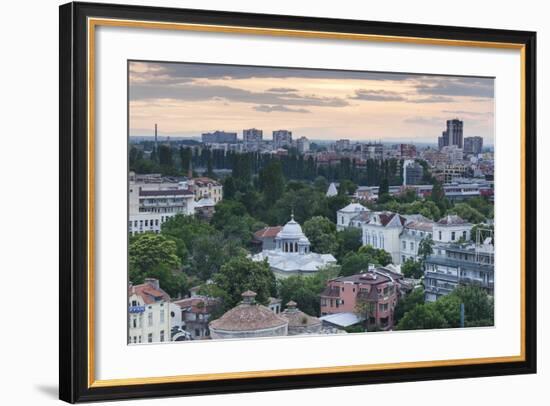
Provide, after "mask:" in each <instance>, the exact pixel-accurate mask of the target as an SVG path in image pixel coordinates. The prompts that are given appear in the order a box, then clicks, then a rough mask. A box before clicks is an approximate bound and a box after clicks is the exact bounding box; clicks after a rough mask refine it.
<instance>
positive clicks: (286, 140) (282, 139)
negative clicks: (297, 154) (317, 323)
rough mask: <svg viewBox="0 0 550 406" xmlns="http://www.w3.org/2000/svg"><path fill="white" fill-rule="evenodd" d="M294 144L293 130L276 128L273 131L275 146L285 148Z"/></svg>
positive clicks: (275, 147)
mask: <svg viewBox="0 0 550 406" xmlns="http://www.w3.org/2000/svg"><path fill="white" fill-rule="evenodd" d="M290 146H292V131H288V130H276V131H273V148H274V149H277V148H283V147H290Z"/></svg>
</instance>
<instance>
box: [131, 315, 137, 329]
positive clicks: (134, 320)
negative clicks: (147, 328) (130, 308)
mask: <svg viewBox="0 0 550 406" xmlns="http://www.w3.org/2000/svg"><path fill="white" fill-rule="evenodd" d="M132 326H133V327H134V328H136V327H137V320H136V318H135V317H133V318H132Z"/></svg>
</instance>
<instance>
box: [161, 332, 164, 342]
mask: <svg viewBox="0 0 550 406" xmlns="http://www.w3.org/2000/svg"><path fill="white" fill-rule="evenodd" d="M163 341H164V330H160V342H161V343H162V342H163Z"/></svg>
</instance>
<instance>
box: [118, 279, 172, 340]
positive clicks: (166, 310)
mask: <svg viewBox="0 0 550 406" xmlns="http://www.w3.org/2000/svg"><path fill="white" fill-rule="evenodd" d="M128 323H129V325H128V343H129V344H130V343H131V344H139V343H156V342H164V341H170V339H171V329H172V325H171V318H170V296H169V295H168V293H166V292H165V291H164V290H162V289H161V288H160V286H159V281H158V279H152V278H146V279H145V282H144V283H142V284H140V285H132V284H130V286H129V287H128Z"/></svg>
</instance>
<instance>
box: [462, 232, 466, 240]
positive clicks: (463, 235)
mask: <svg viewBox="0 0 550 406" xmlns="http://www.w3.org/2000/svg"><path fill="white" fill-rule="evenodd" d="M462 238H464V239H466V230H464V231H463V232H462Z"/></svg>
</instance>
